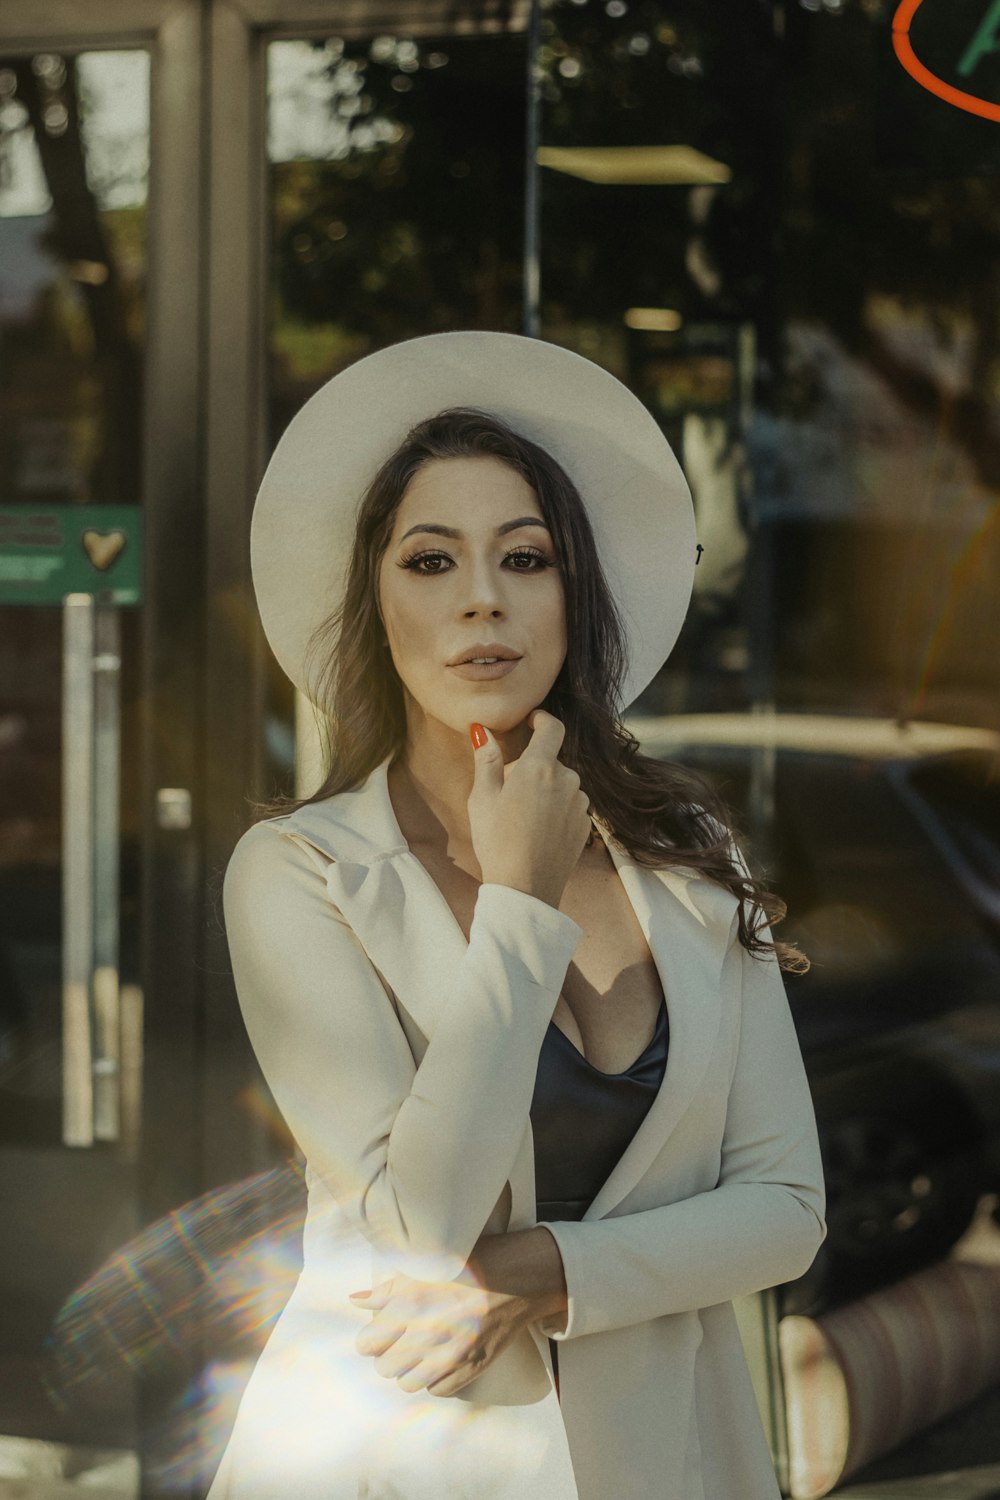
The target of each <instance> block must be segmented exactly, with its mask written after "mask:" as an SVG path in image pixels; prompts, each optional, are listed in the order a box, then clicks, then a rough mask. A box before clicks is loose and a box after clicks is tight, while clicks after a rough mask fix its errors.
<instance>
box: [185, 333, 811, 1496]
mask: <svg viewBox="0 0 1000 1500" xmlns="http://www.w3.org/2000/svg"><path fill="white" fill-rule="evenodd" d="M359 497H360V503H359ZM252 554H253V567H254V583H255V588H256V591H257V599H258V605H259V607H260V611H261V617H262V620H263V623H264V627H265V630H266V631H267V634H268V638H269V640H270V642H271V645H272V648H273V649H274V652H275V655H276V657H277V659H278V661H279V662H280V663H281V665H282V666H283V667H284V669H285V670H286V671H287V672H288V674H289V675H290V676H291V677H292V679H293V681H295V682H296V683H297V684H298V686H299V687H300V688H301V689H302V690H303V692H305V693H306V694H307V695H308V696H309V697H310V698H312V700H313V701H314V703H316V704H318V705H319V706H320V707H321V708H322V709H323V712H324V716H325V717H324V726H325V729H326V735H327V743H326V748H327V763H328V764H327V775H326V777H325V780H324V782H323V785H322V786H321V788H320V790H319V791H318V792H317V793H316V794H315V795H314V796H313V797H311V798H309V799H306V800H305V801H304V802H299V803H295V804H292V805H291V807H290V808H289V807H288V806H287V805H283V810H282V811H280V812H279V813H278V814H277V815H276V816H270V817H268V818H265V819H263V820H261V821H259V822H258V823H256V824H255V825H254V826H253V827H251V828H250V829H249V830H248V831H247V832H246V833H245V834H244V835H243V837H242V838H241V839H240V841H239V843H238V845H237V847H236V849H235V851H234V853H233V856H232V859H231V860H230V863H229V866H228V868H227V872H226V880H225V887H224V900H225V913H226V924H227V931H228V936H229V943H230V949H231V954H232V961H233V971H234V976H235V980H236V985H237V990H238V994H239V999H240V1004H241V1007H242V1010H243V1014H244V1018H245V1021H246V1025H247V1029H248V1032H249V1035H250V1039H251V1041H252V1043H253V1046H254V1049H255V1051H256V1054H257V1056H258V1059H259V1061H260V1064H261V1067H262V1070H263V1072H264V1075H265V1077H266V1078H267V1080H268V1082H269V1084H270V1086H271V1088H272V1091H273V1093H274V1096H275V1098H276V1100H277V1103H278V1105H279V1106H280V1108H281V1110H282V1112H283V1113H284V1115H285V1117H286V1119H287V1122H288V1124H289V1126H290V1128H291V1129H292V1131H293V1133H294V1135H295V1137H296V1139H297V1141H298V1143H299V1145H300V1147H301V1149H302V1151H303V1153H304V1155H305V1157H306V1160H307V1181H308V1183H309V1189H310V1193H309V1210H308V1216H307V1222H306V1228H305V1243H304V1269H303V1272H302V1276H301V1277H300V1279H299V1282H298V1284H297V1286H296V1289H295V1291H294V1293H293V1294H292V1297H291V1300H290V1301H289V1303H288V1305H287V1306H286V1308H285V1310H284V1312H283V1313H282V1315H281V1317H280V1318H279V1320H278V1322H277V1324H276V1326H275V1328H274V1330H273V1331H272V1334H271V1337H270V1339H269V1341H268V1343H267V1345H266V1347H265V1349H264V1351H263V1354H262V1355H261V1358H260V1360H259V1362H258V1364H257V1366H256V1368H255V1370H254V1373H253V1375H252V1377H251V1380H250V1382H249V1385H248V1387H247V1389H246V1391H245V1393H244V1396H243V1398H242V1401H241V1405H240V1409H239V1413H238V1416H237V1421H236V1425H235V1428H234V1431H233V1434H232V1437H231V1440H230V1443H229V1446H228V1448H227V1450H226V1453H225V1456H224V1458H223V1462H222V1465H221V1468H220V1470H219V1473H218V1475H217V1476H216V1480H215V1482H214V1484H213V1486H212V1489H211V1492H210V1493H211V1500H279V1497H282V1500H283V1497H285V1496H289V1497H302V1500H312V1497H317V1500H318V1497H320V1496H322V1497H324V1500H331V1497H332V1500H340V1497H344V1500H346V1497H352V1500H353V1497H356V1496H366V1497H369V1500H374V1497H379V1500H389V1497H405V1500H423V1497H428V1500H430V1497H434V1500H445V1497H448V1500H451V1497H468V1500H486V1497H490V1500H493V1497H496V1500H515V1497H517V1500H524V1497H532V1500H534V1497H537V1500H542V1497H543V1496H544V1497H545V1500H551V1497H555V1500H612V1497H615V1500H617V1497H632V1496H634V1497H636V1500H639V1497H643V1500H646V1497H649V1496H663V1497H665V1500H666V1497H669V1500H735V1497H737V1496H738V1497H739V1500H764V1497H773V1496H776V1495H777V1494H778V1489H777V1485H776V1483H775V1478H774V1471H773V1468H772V1465H771V1460H770V1456H769V1453H768V1448H767V1443H766V1441H765V1438H764V1433H763V1430H762V1426H761V1422H760V1418H759V1416H758V1413H757V1408H756V1404H755V1400H754V1395H753V1391H752V1388H751V1385H750V1380H749V1375H748V1372H747V1367H746V1363H745V1360H744V1357H743V1353H742V1348H741V1345H740V1340H739V1335H738V1332H737V1327H736V1323H735V1318H734V1314H733V1310H732V1307H731V1305H730V1304H731V1299H732V1298H733V1297H735V1296H738V1295H741V1294H746V1293H750V1292H753V1291H756V1290H759V1289H761V1288H764V1287H766V1286H771V1285H774V1284H776V1283H778V1282H781V1281H785V1280H789V1279H792V1278H794V1277H796V1276H798V1275H800V1274H801V1273H802V1272H803V1271H805V1270H806V1269H807V1267H808V1266H809V1265H810V1264H811V1262H812V1260H813V1257H814V1255H815V1253H816V1250H817V1248H818V1247H819V1244H820V1243H821V1241H822V1238H823V1235H824V1233H825V1225H824V1221H823V1212H824V1197H823V1184H822V1172H821V1166H820V1158H819V1151H818V1145H817V1139H816V1129H815V1119H814V1116H813V1111H812V1105H811V1101H810V1096H809V1090H808V1087H807V1084H806V1080H805V1076H804V1071H803V1067H802V1060H801V1055H800V1053H799V1049H798V1044H797V1041H796V1037H795V1031H794V1028H793V1025H792V1022H791V1019H790V1016H789V1012H788V1006H787V1001H786V999H785V994H784V989H783V985H782V982H781V978H780V969H779V964H778V963H777V962H775V956H776V955H779V956H781V957H782V959H783V960H784V962H785V963H786V964H787V965H788V966H791V965H792V964H793V963H795V962H796V960H798V961H799V962H801V956H800V955H796V954H795V952H794V950H791V949H788V948H787V947H786V945H772V944H770V943H769V942H767V941H766V939H768V938H769V929H768V928H767V923H766V920H762V921H761V922H759V924H758V928H757V929H754V928H753V927H752V923H751V921H750V917H751V916H752V915H753V914H754V913H756V915H757V916H758V917H759V918H761V919H763V918H764V916H765V913H766V911H767V910H770V911H771V912H772V914H775V913H777V914H783V911H784V907H783V903H781V902H780V901H778V900H777V898H775V897H773V896H771V894H770V893H769V892H767V891H766V890H765V889H764V888H763V886H762V885H761V884H760V882H758V881H756V880H754V879H752V878H751V876H750V874H749V871H748V869H747V867H746V865H745V863H744V861H743V860H742V858H741V856H740V855H739V853H738V850H737V848H736V845H735V842H734V841H733V838H732V833H731V831H730V830H728V829H727V827H726V824H727V821H728V820H727V817H726V810H725V808H724V806H723V804H722V802H721V800H720V799H719V797H718V796H717V794H716V793H715V792H714V791H713V789H712V787H711V785H710V784H708V783H707V782H706V781H704V780H703V779H702V778H700V777H697V776H696V775H695V774H694V773H693V772H691V771H688V770H684V769H683V768H681V767H680V766H676V765H674V766H670V765H666V764H661V763H658V762H655V761H652V760H649V759H647V758H645V757H643V756H641V755H639V754H638V753H637V745H636V742H635V741H634V740H633V739H632V737H631V736H630V735H629V734H628V733H627V732H626V731H625V730H624V729H623V728H622V726H621V724H620V722H619V718H618V715H619V712H620V709H621V707H622V705H627V704H628V703H629V702H631V701H632V700H633V699H634V698H635V697H636V696H637V694H638V693H639V692H640V691H641V690H642V688H643V687H644V686H645V685H646V684H647V683H648V682H649V681H650V679H651V678H652V676H653V675H654V673H655V672H656V670H657V669H658V667H659V666H660V665H661V663H662V662H663V660H664V658H665V657H666V656H667V655H668V654H669V651H670V649H671V647H672V645H673V643H674V641H675V639H676V637H677V634H678V633H679V630H680V627H681V623H682V621H683V617H684V612H685V611H686V608H687V604H688V600H689V597H690V592H691V587H692V583H693V569H694V565H695V560H696V555H697V551H696V547H695V539H694V528H693V514H692V507H691V500H690V495H689V493H688V491H687V487H686V485H685V483H684V480H683V476H682V475H681V472H680V469H679V467H678V465H677V463H676V460H675V459H674V457H673V454H672V453H671V451H670V449H669V447H668V445H667V444H666V442H665V441H664V439H663V437H662V435H661V434H660V432H659V430H658V428H657V427H656V425H655V423H654V422H653V421H652V419H651V418H650V416H649V415H648V413H647V412H646V411H645V409H644V408H643V407H642V406H641V404H640V403H639V402H638V401H637V400H636V399H635V398H634V397H633V396H632V395H631V394H630V393H629V392H628V391H627V390H626V388H625V387H624V386H622V385H621V384H620V383H619V382H618V381H617V380H615V379H614V378H613V377H612V376H611V375H609V374H608V373H607V372H606V371H604V370H601V369H599V367H597V366H595V365H593V364H591V363H590V362H589V361H586V360H583V359H581V358H580V357H579V356H577V355H575V354H571V353H570V352H568V351H566V350H563V349H559V348H556V347H554V346H551V345H547V344H544V343H541V342H539V341H536V340H531V339H524V338H520V337H517V336H515V335H508V334H495V333H471V332H470V333H464V332H463V333H452V334H441V335H435V336H432V337H429V338H422V339H414V340H409V341H407V342H405V343H403V344H399V345H395V346H393V347H392V348H390V349H387V350H382V351H380V352H379V353H378V354H376V355H372V356H369V357H368V358H367V359H365V360H362V361H360V362H359V363H358V364H356V365H352V366H351V367H350V368H349V369H348V370H346V371H344V372H343V373H342V374H341V375H339V376H337V377H336V378H335V379H334V380H332V381H331V382H329V383H328V385H327V386H325V387H324V388H323V390H321V391H320V392H319V393H317V395H316V396H314V397H313V398H312V400H311V401H310V402H309V403H307V405H306V407H305V408H303V410H302V412H300V413H299V414H298V416H297V417H296V419H295V420H294V421H293V422H292V424H291V425H290V427H289V429H288V430H287V432H286V433H285V434H284V436H283V438H282V440H281V442H280V443H279V445H278V448H277V449H276V451H275V454H274V456H273V458H272V461H271V464H270V466H269V468H268V472H267V474H266V475H265V478H264V482H263V484H262V486H261V490H260V493H259V495H258V498H257V504H256V507H255V512H254V521H253V529H252ZM470 658H471V660H470ZM317 662H318V664H319V666H318V669H316V670H314V667H313V665H312V664H314V663H317ZM743 897H747V898H748V900H749V902H750V903H752V906H751V909H750V910H749V911H748V909H747V906H746V905H745V904H744V901H743V899H742V898H743ZM760 927H762V928H763V937H762V935H761V932H760ZM761 955H762V956H761ZM557 1348H558V1349H559V1358H558V1364H557V1363H556V1361H555V1360H554V1359H553V1355H554V1354H555V1351H556V1349H557ZM557 1380H558V1384H557Z"/></svg>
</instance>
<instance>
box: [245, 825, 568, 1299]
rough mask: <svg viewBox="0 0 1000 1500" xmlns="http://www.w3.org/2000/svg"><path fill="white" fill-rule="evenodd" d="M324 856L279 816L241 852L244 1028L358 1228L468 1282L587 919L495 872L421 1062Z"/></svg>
mask: <svg viewBox="0 0 1000 1500" xmlns="http://www.w3.org/2000/svg"><path fill="white" fill-rule="evenodd" d="M324 868H325V866H324V865H323V857H322V856H321V855H319V854H316V853H314V851H312V850H307V849H306V848H304V847H303V845H302V844H301V843H299V842H297V841H296V839H295V838H294V837H290V836H288V835H287V834H283V833H282V831H281V830H280V829H279V828H277V827H275V826H274V825H273V824H270V823H268V822H266V821H265V822H262V823H257V824H255V825H253V826H252V827H251V828H249V829H248V830H247V832H246V833H245V834H244V835H243V837H242V838H241V839H240V841H239V842H238V844H237V845H236V848H235V850H234V851H233V854H232V856H231V858H230V861H229V864H228V865H227V868H226V874H225V879H224V882H223V910H224V914H225V921H226V931H227V938H228V942H229V950H230V958H231V962H232V969H233V977H234V980H235V983H236V990H237V995H238V998H239V1004H240V1009H241V1011H242V1014H243V1019H244V1023H245V1025H246V1029H247V1033H248V1035H249V1038H250V1042H251V1045H252V1046H253V1049H254V1052H255V1053H256V1056H257V1060H258V1062H259V1064H260V1067H261V1070H262V1072H263V1074H264V1077H265V1079H266V1081H267V1083H268V1086H269V1087H270V1089H271V1092H272V1094H273V1095H274V1098H275V1101H276V1103H277V1105H278V1107H279V1109H280V1110H281V1112H282V1114H283V1115H284V1117H285V1120H286V1122H287V1124H288V1127H289V1129H290V1130H291V1132H292V1134H293V1135H294V1137H295V1139H296V1141H297V1143H298V1145H299V1146H300V1148H301V1150H302V1151H303V1153H304V1155H305V1157H306V1159H307V1161H308V1164H309V1169H310V1171H311V1173H312V1174H313V1175H315V1176H317V1177H319V1178H320V1179H321V1180H322V1181H323V1183H324V1184H325V1185H326V1187H327V1188H328V1189H329V1191H330V1192H331V1193H332V1194H333V1195H334V1196H335V1197H336V1198H337V1199H338V1200H339V1203H340V1206H341V1208H342V1209H343V1211H344V1212H346V1213H347V1214H348V1215H349V1216H351V1218H353V1219H354V1220H355V1221H356V1227H358V1228H359V1229H360V1230H361V1232H362V1233H363V1234H364V1235H365V1236H366V1238H367V1239H368V1240H369V1242H370V1243H371V1244H372V1245H373V1246H374V1247H375V1248H376V1249H377V1250H379V1251H380V1252H382V1253H383V1254H386V1255H388V1256H391V1257H392V1258H393V1261H394V1263H395V1264H397V1265H398V1266H399V1267H400V1268H401V1269H405V1270H407V1271H408V1272H409V1274H411V1275H413V1276H418V1277H423V1278H425V1279H429V1280H430V1279H441V1280H449V1279H453V1278H454V1277H455V1276H456V1275H457V1274H459V1272H461V1271H462V1269H463V1268H464V1266H465V1263H466V1261H467V1260H468V1257H469V1254H470V1252H471V1251H472V1249H473V1247H474V1245H475V1242H476V1240H477V1239H478V1237H479V1235H480V1234H481V1233H482V1231H483V1228H484V1225H485V1224H486V1222H487V1220H488V1218H489V1216H490V1213H491V1212H492V1210H493V1208H494V1206H495V1204H496V1201H497V1198H498V1197H499V1196H500V1194H501V1192H502V1191H503V1187H504V1184H505V1183H506V1181H507V1180H508V1177H509V1175H510V1172H511V1169H512V1167H513V1163H514V1160H515V1157H516V1155H517V1152H518V1149H519V1147H520V1144H521V1140H522V1137H523V1134H524V1128H525V1121H526V1119H527V1118H528V1112H529V1109H530V1106H531V1099H532V1094H533V1090H534V1083H535V1074H536V1071H537V1065H538V1055H539V1051H540V1049H541V1045H542V1041H543V1039H544V1036H545V1031H546V1028H547V1026H548V1023H549V1021H550V1019H551V1016H552V1012H553V1010H554V1008H555V1003H556V1000H557V998H558V996H559V993H560V991H561V989H562V985H563V981H564V979H565V976H566V970H567V968H568V966H569V962H570V959H571V957H572V955H573V952H574V950H575V949H576V947H577V944H578V942H579V940H580V938H581V937H582V935H583V929H582V928H581V927H580V926H579V925H578V924H577V923H576V922H575V921H573V919H572V918H571V917H568V916H567V915H566V914H565V913H564V912H560V911H558V910H556V908H555V907H552V906H550V905H548V903H546V902H544V901H541V900H539V899H538V898H536V897H535V896H531V895H528V894H526V893H525V892H524V891H519V890H515V889H513V888H512V887H510V886H504V885H495V884H492V883H486V884H484V885H482V886H481V887H480V890H479V895H478V898H477V902H476V910H475V915H474V918H473V922H472V927H471V931H470V939H469V943H468V946H467V949H466V952H465V954H464V957H463V960H462V962H461V964H460V965H459V966H458V968H457V969H456V970H455V971H453V972H451V973H448V972H442V974H441V984H442V986H446V987H447V990H448V996H447V1003H446V1005H445V1006H444V1007H443V1008H442V1011H441V1015H440V1019H439V1021H438V1024H437V1025H436V1027H435V1030H434V1034H433V1036H432V1037H431V1039H430V1041H429V1043H428V1046H427V1050H426V1052H425V1054H424V1056H423V1058H422V1059H421V1062H420V1065H419V1067H418V1066H416V1064H415V1062H414V1058H413V1055H412V1053H411V1051H410V1048H409V1045H408V1043H407V1040H406V1036H405V1033H404V1032H403V1029H402V1026H401V1025H400V1022H399V1019H398V1017H397V1015H396V1011H395V1007H394V1004H393V999H392V996H391V992H390V991H389V990H388V989H387V987H386V986H385V985H384V984H383V982H382V980H381V978H380V977H379V975H378V973H377V971H376V969H375V967H374V966H373V964H372V962H371V960H370V959H369V958H368V956H367V954H366V953H365V950H364V949H363V948H362V946H361V944H360V942H359V941H358V939H357V937H356V935H355V933H354V932H353V930H352V929H351V927H350V926H349V924H348V923H347V921H346V919H345V917H344V916H343V914H342V913H341V912H340V911H339V909H338V908H337V907H336V906H335V905H334V903H333V902H332V900H331V899H330V896H329V894H328V891H327V885H326V880H325V876H324Z"/></svg>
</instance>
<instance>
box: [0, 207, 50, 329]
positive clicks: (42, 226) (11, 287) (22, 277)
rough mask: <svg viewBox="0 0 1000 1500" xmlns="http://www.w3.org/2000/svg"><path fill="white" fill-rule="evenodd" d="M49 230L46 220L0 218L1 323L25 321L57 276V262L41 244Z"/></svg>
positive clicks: (37, 218) (35, 218) (36, 218)
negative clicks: (38, 297)
mask: <svg viewBox="0 0 1000 1500" xmlns="http://www.w3.org/2000/svg"><path fill="white" fill-rule="evenodd" d="M47 228H48V215H46V216H45V217H44V218H39V217H35V216H32V217H31V218H17V219H4V218H0V320H2V321H3V322H10V321H12V320H13V319H15V318H26V317H27V316H28V315H29V314H30V312H31V308H32V306H33V304H34V301H35V298H36V297H37V296H38V294H39V292H41V291H42V289H43V288H44V287H46V286H48V285H49V283H50V282H51V281H52V280H53V278H54V277H55V275H56V273H57V265H58V262H57V261H55V260H54V259H53V257H52V256H51V255H49V253H48V251H47V250H45V249H43V247H42V246H41V244H40V243H39V241H40V239H41V237H42V235H43V234H44V232H45V230H46V229H47Z"/></svg>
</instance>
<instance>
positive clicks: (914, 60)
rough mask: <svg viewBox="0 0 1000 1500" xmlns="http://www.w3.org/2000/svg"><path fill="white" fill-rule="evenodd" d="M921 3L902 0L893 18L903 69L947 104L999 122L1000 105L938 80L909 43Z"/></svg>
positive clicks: (893, 32) (895, 38)
mask: <svg viewBox="0 0 1000 1500" xmlns="http://www.w3.org/2000/svg"><path fill="white" fill-rule="evenodd" d="M922 4H923V0H902V3H901V4H900V6H899V8H898V9H897V11H896V14H895V15H894V16H893V18H892V45H893V47H894V48H895V52H896V56H897V57H898V58H899V60H900V62H901V63H902V65H903V67H904V68H905V69H906V71H907V72H908V73H909V75H910V77H911V78H914V79H916V81H917V83H919V84H920V85H921V86H922V87H923V88H925V89H928V90H929V91H930V92H931V93H932V94H936V95H937V96H938V98H939V99H944V100H945V101H946V103H948V104H954V105H955V106H956V107H957V108H958V109H965V110H968V112H969V113H970V114H972V115H981V116H982V117H983V119H984V120H1000V104H991V103H990V101H989V100H988V99H977V98H976V96H975V94H966V93H964V92H963V90H962V89H956V88H953V87H952V86H951V84H950V83H945V81H944V79H943V78H938V77H937V75H936V74H935V73H932V72H931V70H930V69H929V68H925V67H924V65H923V63H922V62H921V61H920V59H919V57H918V56H917V54H916V53H915V52H914V50H913V46H912V44H911V42H910V22H911V21H912V20H913V17H914V16H915V15H916V13H917V11H918V10H919V9H920V7H921V5H922Z"/></svg>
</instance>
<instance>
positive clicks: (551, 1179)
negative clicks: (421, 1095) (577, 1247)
mask: <svg viewBox="0 0 1000 1500" xmlns="http://www.w3.org/2000/svg"><path fill="white" fill-rule="evenodd" d="M668 1042H669V1022H668V1017H667V1003H666V1000H665V999H664V1000H661V1002H660V1011H659V1015H658V1016H657V1020H656V1031H655V1032H654V1034H653V1040H652V1041H651V1042H650V1044H649V1046H648V1047H647V1048H646V1050H645V1052H643V1053H642V1055H641V1056H640V1057H637V1058H636V1060H635V1062H634V1063H633V1064H632V1066H631V1067H630V1068H627V1069H626V1070H625V1072H624V1073H602V1072H601V1070H600V1068H595V1067H594V1065H593V1063H589V1062H588V1061H587V1060H586V1058H585V1057H584V1056H583V1054H582V1053H581V1052H580V1050H579V1049H578V1048H577V1047H575V1046H574V1045H573V1043H572V1042H571V1041H570V1039H569V1037H568V1036H566V1034H565V1033H564V1032H563V1031H561V1030H560V1029H559V1027H558V1026H557V1025H556V1024H555V1022H554V1021H550V1022H549V1029H548V1031H547V1032H546V1034H545V1039H544V1041H543V1042H542V1047H541V1051H540V1053H539V1057H538V1071H537V1073H536V1075H535V1090H534V1095H533V1097H532V1101H531V1110H530V1116H531V1131H532V1135H533V1137H534V1146H535V1196H536V1217H537V1218H538V1219H539V1220H543V1219H554V1220H555V1219H577V1220H579V1219H582V1218H583V1216H584V1214H585V1213H586V1211H587V1209H588V1208H589V1206H590V1204H591V1203H592V1202H593V1200H594V1198H595V1197H596V1196H597V1194H598V1192H599V1191H600V1189H601V1187H602V1186H603V1184H604V1183H605V1181H606V1180H607V1178H608V1177H609V1176H610V1175H611V1172H612V1169H613V1168H614V1167H615V1165H616V1164H617V1162H618V1161H619V1160H620V1158H621V1157H622V1155H623V1153H624V1151H625V1148H626V1146H627V1145H628V1144H629V1142H630V1141H631V1139H632V1137H633V1136H634V1135H635V1133H636V1131H637V1130H638V1129H639V1126H640V1125H641V1124H642V1122H643V1120H644V1119H645V1117H646V1115H647V1114H648V1112H649V1108H650V1105H651V1104H652V1102H653V1100H654V1098H655V1097H656V1094H657V1092H658V1090H659V1088H660V1085H661V1084H662V1082H663V1076H664V1073H665V1072H666V1067H667V1047H668ZM549 1348H550V1349H551V1351H552V1362H553V1366H554V1368H555V1374H556V1389H557V1391H558V1380H559V1366H558V1355H557V1349H558V1345H557V1344H556V1343H555V1342H554V1341H553V1340H552V1339H550V1340H549Z"/></svg>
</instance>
